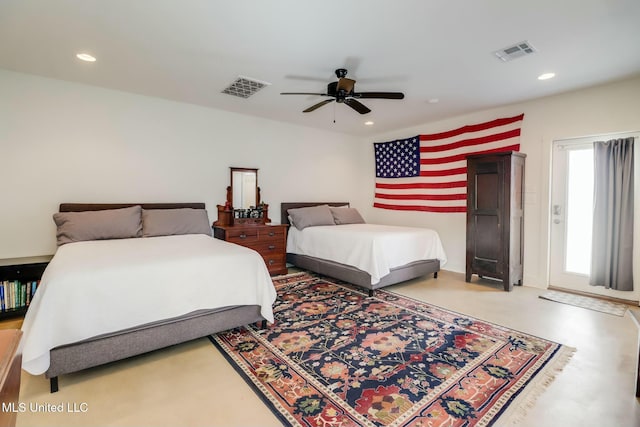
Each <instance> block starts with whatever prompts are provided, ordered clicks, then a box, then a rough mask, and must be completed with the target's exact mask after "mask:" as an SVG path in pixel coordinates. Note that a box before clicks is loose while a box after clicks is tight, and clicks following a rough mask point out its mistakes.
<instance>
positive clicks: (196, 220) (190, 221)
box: [142, 208, 211, 237]
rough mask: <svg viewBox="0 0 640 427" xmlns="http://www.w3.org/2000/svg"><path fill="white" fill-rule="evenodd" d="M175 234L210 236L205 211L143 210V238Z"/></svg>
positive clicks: (182, 209) (181, 209)
mask: <svg viewBox="0 0 640 427" xmlns="http://www.w3.org/2000/svg"><path fill="white" fill-rule="evenodd" d="M176 234H206V235H207V236H211V225H210V224H209V216H208V215H207V211H206V210H205V209H192V208H180V209H143V210H142V235H143V237H153V236H173V235H176Z"/></svg>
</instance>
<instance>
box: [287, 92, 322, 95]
mask: <svg viewBox="0 0 640 427" xmlns="http://www.w3.org/2000/svg"><path fill="white" fill-rule="evenodd" d="M280 95H318V96H331V95H328V94H326V93H309V92H280Z"/></svg>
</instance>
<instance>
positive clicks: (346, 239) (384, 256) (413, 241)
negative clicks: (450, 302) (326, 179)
mask: <svg viewBox="0 0 640 427" xmlns="http://www.w3.org/2000/svg"><path fill="white" fill-rule="evenodd" d="M287 252H289V253H294V254H298V255H308V256H312V257H316V258H322V259H326V260H330V261H335V262H339V263H342V264H347V265H351V266H353V267H356V268H359V269H360V270H363V271H366V272H367V273H369V274H370V275H371V284H376V283H378V282H379V281H380V279H381V278H382V277H384V276H386V275H387V274H389V272H390V271H391V269H392V268H395V267H400V266H402V265H405V264H408V263H410V262H414V261H420V260H426V259H438V260H440V265H441V266H443V265H444V264H445V263H446V262H447V256H446V255H445V253H444V249H443V248H442V242H441V241H440V236H438V233H437V232H436V231H434V230H431V229H428V228H414V227H398V226H391V225H377V224H344V225H323V226H317V227H307V228H305V229H304V230H298V229H297V228H295V227H291V228H290V229H289V236H288V237H287Z"/></svg>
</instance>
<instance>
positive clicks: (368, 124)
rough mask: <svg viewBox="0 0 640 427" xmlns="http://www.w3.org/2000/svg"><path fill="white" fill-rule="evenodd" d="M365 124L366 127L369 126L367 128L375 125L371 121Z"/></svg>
mask: <svg viewBox="0 0 640 427" xmlns="http://www.w3.org/2000/svg"><path fill="white" fill-rule="evenodd" d="M364 124H365V125H367V126H372V125H373V122H372V121H371V120H369V121H367V122H364Z"/></svg>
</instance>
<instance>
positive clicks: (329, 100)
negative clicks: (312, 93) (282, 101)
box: [303, 99, 334, 113]
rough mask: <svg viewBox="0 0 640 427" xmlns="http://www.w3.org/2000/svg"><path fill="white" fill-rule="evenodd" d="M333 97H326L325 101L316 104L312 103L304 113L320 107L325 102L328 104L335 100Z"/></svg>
mask: <svg viewBox="0 0 640 427" xmlns="http://www.w3.org/2000/svg"><path fill="white" fill-rule="evenodd" d="M333 101H334V100H333V99H325V100H324V101H321V102H318V103H317V104H315V105H312V106H311V107H309V108H307V109H306V110H304V111H303V113H310V112H312V111H313V110H317V109H318V108H320V107H322V106H323V105H325V104H328V103H330V102H333Z"/></svg>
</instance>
